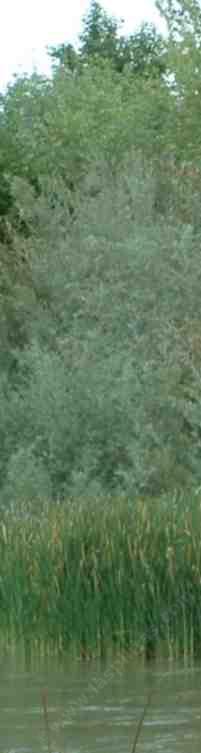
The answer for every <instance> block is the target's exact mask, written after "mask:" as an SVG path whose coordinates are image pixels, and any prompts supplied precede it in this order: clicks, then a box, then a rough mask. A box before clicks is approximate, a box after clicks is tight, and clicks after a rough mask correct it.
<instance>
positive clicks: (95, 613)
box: [0, 493, 201, 658]
mask: <svg viewBox="0 0 201 753" xmlns="http://www.w3.org/2000/svg"><path fill="white" fill-rule="evenodd" d="M200 532H201V497H200V496H199V495H195V494H194V495H191V496H190V495H188V496H187V495H186V496H184V495H183V494H179V493H178V494H177V495H176V494H175V496H174V498H173V497H171V496H169V497H168V496H166V497H162V498H160V499H146V500H145V499H138V500H136V499H134V500H132V499H125V498H124V499H123V498H120V499H106V500H105V501H104V502H103V501H102V500H98V499H94V500H93V501H92V500H81V501H80V500H78V501H77V502H76V503H75V502H74V501H71V500H69V501H66V503H65V504H63V505H62V506H60V507H59V506H57V507H55V508H53V507H49V508H46V509H44V510H41V514H40V526H39V522H38V516H34V515H33V514H32V515H30V516H29V517H28V516H26V517H25V516H24V517H23V515H22V514H21V516H20V517H19V516H17V514H16V515H14V514H12V516H11V515H4V516H2V518H1V523H0V561H1V572H0V600H1V610H0V638H1V640H5V641H7V643H8V642H10V641H15V640H21V639H23V640H24V642H25V643H26V646H28V645H29V643H30V644H32V645H33V646H35V647H36V648H37V651H38V650H41V651H44V650H47V651H55V652H60V653H62V652H63V651H68V650H69V651H71V652H72V653H73V654H76V655H78V656H82V657H88V656H94V655H96V656H103V655H105V653H107V652H109V651H112V652H129V651H134V652H136V653H139V652H141V653H143V654H144V655H145V656H146V657H147V658H149V657H151V656H153V655H155V653H156V652H157V651H158V649H159V647H161V646H163V651H164V652H165V654H166V655H168V656H170V657H171V656H175V655H177V654H183V655H185V656H188V655H189V654H190V655H195V654H198V653H200V649H201V535H200Z"/></svg>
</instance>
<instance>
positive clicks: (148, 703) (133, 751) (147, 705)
mask: <svg viewBox="0 0 201 753" xmlns="http://www.w3.org/2000/svg"><path fill="white" fill-rule="evenodd" d="M150 703H151V693H150V694H149V695H148V698H147V702H146V704H145V706H144V708H143V711H142V714H141V717H140V719H139V722H138V725H137V729H136V733H135V737H134V741H133V745H132V749H131V753H135V751H136V748H137V743H138V740H139V736H140V732H141V729H142V726H143V722H144V718H145V715H146V713H147V709H148V708H149V706H150Z"/></svg>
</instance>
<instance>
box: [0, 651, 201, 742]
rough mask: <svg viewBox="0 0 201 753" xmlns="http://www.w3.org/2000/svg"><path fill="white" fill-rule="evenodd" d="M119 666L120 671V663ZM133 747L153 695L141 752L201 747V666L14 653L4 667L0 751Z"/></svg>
mask: <svg viewBox="0 0 201 753" xmlns="http://www.w3.org/2000/svg"><path fill="white" fill-rule="evenodd" d="M115 666H116V669H115ZM44 688H48V719H49V726H50V729H51V753H99V752H100V753H109V752H110V753H113V751H115V753H129V751H130V752H131V749H132V741H133V739H134V735H135V729H136V725H137V722H138V720H139V717H140V715H141V713H142V709H143V707H144V704H145V703H146V699H147V696H148V694H150V693H151V705H150V707H149V708H148V710H147V714H146V717H145V720H144V723H143V729H142V733H141V736H140V740H139V742H138V746H137V751H139V753H140V751H141V753H142V751H143V752H144V753H159V751H161V752H162V751H163V753H177V752H178V753H192V751H193V753H198V752H199V753H200V750H201V665H200V664H197V665H196V664H195V665H194V666H191V667H184V666H183V665H182V663H181V662H177V663H171V664H170V663H168V662H161V663H157V664H156V663H155V664H154V663H153V664H149V665H148V666H146V667H145V666H143V664H142V663H141V664H140V663H136V661H129V662H127V663H125V662H124V663H123V664H121V663H119V664H116V665H115V664H114V662H113V663H108V664H100V663H98V662H95V661H94V662H90V663H85V664H82V663H80V662H75V661H68V660H65V661H63V662H61V661H57V660H56V659H55V657H53V658H50V657H49V658H46V659H39V657H38V658H35V660H34V662H32V664H31V666H30V669H29V670H28V669H26V665H25V663H24V659H23V656H20V655H18V656H13V657H12V656H10V657H9V656H8V657H6V658H5V659H4V661H2V662H1V673H0V753H42V752H43V751H47V731H46V729H45V723H44V715H43V713H42V701H41V699H42V692H43V690H44Z"/></svg>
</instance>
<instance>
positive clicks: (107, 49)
mask: <svg viewBox="0 0 201 753" xmlns="http://www.w3.org/2000/svg"><path fill="white" fill-rule="evenodd" d="M122 24H123V21H122V20H121V21H118V20H117V19H116V18H113V17H112V16H109V15H108V13H106V12H105V10H103V8H102V6H101V5H100V4H99V2H97V0H92V1H91V4H90V7H89V11H88V13H87V14H86V16H85V17H84V19H83V30H82V33H81V34H80V45H79V49H78V51H77V50H75V49H74V48H73V47H72V45H70V44H62V45H59V46H58V47H56V48H51V49H50V50H49V53H50V57H51V58H52V60H53V69H54V70H55V71H56V70H57V66H58V64H59V66H60V67H64V68H65V69H66V70H67V71H68V72H71V73H78V72H81V71H82V70H83V69H85V68H86V66H88V65H89V64H90V62H93V63H96V64H97V65H100V63H101V61H102V62H103V61H104V60H107V61H110V63H111V64H112V65H113V67H114V69H115V70H116V71H117V72H118V73H122V72H123V71H124V69H125V68H129V70H130V72H132V74H135V76H145V77H146V78H150V79H152V78H155V77H156V76H158V77H162V75H163V74H164V73H165V71H166V56H165V44H164V40H163V38H162V36H161V35H160V34H159V33H158V31H157V29H156V28H155V27H154V26H153V25H151V24H146V23H145V24H142V26H141V28H140V29H139V31H136V32H134V33H133V34H130V35H129V36H128V37H126V36H124V35H123V34H120V30H121V27H122ZM54 61H55V63H56V65H55V63H54Z"/></svg>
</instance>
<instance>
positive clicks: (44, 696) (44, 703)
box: [42, 689, 52, 753]
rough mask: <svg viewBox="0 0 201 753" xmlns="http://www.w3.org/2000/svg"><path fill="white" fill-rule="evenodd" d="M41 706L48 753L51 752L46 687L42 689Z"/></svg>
mask: <svg viewBox="0 0 201 753" xmlns="http://www.w3.org/2000/svg"><path fill="white" fill-rule="evenodd" d="M42 708H43V717H44V723H45V732H46V736H47V749H48V753H52V751H51V740H50V724H49V717H48V694H47V689H44V690H42Z"/></svg>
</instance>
